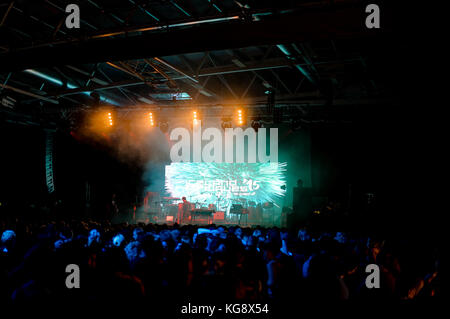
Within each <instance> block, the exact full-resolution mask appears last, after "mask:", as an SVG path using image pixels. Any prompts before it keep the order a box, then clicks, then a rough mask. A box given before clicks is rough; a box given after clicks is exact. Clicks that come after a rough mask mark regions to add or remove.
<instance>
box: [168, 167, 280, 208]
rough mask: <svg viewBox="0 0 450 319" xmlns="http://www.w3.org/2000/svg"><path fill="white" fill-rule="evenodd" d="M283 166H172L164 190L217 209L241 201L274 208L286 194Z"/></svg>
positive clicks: (169, 168) (172, 194) (175, 195)
mask: <svg viewBox="0 0 450 319" xmlns="http://www.w3.org/2000/svg"><path fill="white" fill-rule="evenodd" d="M286 167H287V163H199V162H195V163H172V164H170V165H167V166H166V183H165V187H166V190H167V192H168V193H170V195H171V196H174V197H183V196H186V197H187V198H188V200H189V201H191V202H198V203H201V204H204V205H208V204H215V205H217V206H218V208H219V209H226V208H228V207H230V206H231V204H232V203H233V202H234V201H235V200H237V199H241V198H244V199H246V200H249V201H254V202H256V203H265V202H271V203H274V204H275V205H277V201H278V200H279V199H281V198H282V197H284V196H285V193H286V190H285V189H282V186H284V185H286V179H285V172H286Z"/></svg>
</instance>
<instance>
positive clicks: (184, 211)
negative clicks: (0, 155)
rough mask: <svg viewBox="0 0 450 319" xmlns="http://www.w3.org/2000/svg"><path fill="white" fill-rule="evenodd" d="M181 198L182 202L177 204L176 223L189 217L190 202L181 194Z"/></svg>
mask: <svg viewBox="0 0 450 319" xmlns="http://www.w3.org/2000/svg"><path fill="white" fill-rule="evenodd" d="M181 199H182V200H183V202H182V203H180V204H179V205H178V217H177V222H178V224H181V223H182V222H184V221H186V220H187V219H188V218H189V214H190V211H191V207H192V204H191V203H190V202H188V201H187V200H186V197H185V196H183V197H182V198H181Z"/></svg>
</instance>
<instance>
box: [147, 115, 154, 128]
mask: <svg viewBox="0 0 450 319" xmlns="http://www.w3.org/2000/svg"><path fill="white" fill-rule="evenodd" d="M148 119H149V123H150V126H151V127H153V126H155V119H154V117H153V113H152V112H150V113H149V114H148Z"/></svg>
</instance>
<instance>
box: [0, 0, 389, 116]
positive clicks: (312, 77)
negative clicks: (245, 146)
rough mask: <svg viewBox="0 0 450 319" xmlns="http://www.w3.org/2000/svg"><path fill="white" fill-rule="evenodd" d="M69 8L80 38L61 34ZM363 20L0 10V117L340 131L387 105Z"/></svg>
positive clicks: (176, 4)
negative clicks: (121, 117) (312, 126)
mask: <svg viewBox="0 0 450 319" xmlns="http://www.w3.org/2000/svg"><path fill="white" fill-rule="evenodd" d="M69 3H76V4H78V5H79V7H80V13H81V28H80V29H68V28H67V27H66V26H65V19H66V16H67V14H66V13H65V7H66V5H67V4H69ZM364 10H365V1H354V0H353V1H352V0H341V1H294V0H290V1H289V0H277V1H270V0H239V1H235V0H84V1H62V0H30V1H27V0H16V1H12V0H11V1H4V2H2V3H1V4H0V97H1V99H2V106H1V107H0V110H1V111H2V112H1V113H2V116H3V117H6V118H8V119H12V118H21V119H22V121H24V120H23V118H24V117H25V118H28V120H26V121H28V123H33V121H34V122H36V121H37V122H43V121H44V122H45V121H47V122H49V121H53V122H55V121H58V120H59V119H66V120H67V118H70V117H71V116H72V115H73V114H75V113H77V112H80V111H83V110H89V109H92V108H94V107H95V106H97V105H113V106H115V107H116V108H117V110H121V111H130V110H134V109H143V108H144V109H146V108H150V109H163V108H170V109H172V110H173V109H177V108H182V107H191V106H193V105H195V107H198V108H203V109H205V110H206V111H208V110H213V109H214V107H221V108H226V107H232V106H235V105H236V104H240V105H244V106H246V107H252V108H257V109H259V110H260V113H259V114H261V115H263V116H265V117H266V118H267V119H271V118H272V119H273V118H275V117H277V116H278V121H283V122H286V121H287V122H289V121H292V120H293V119H294V118H296V117H299V116H302V117H303V118H304V119H309V120H310V121H312V120H318V121H327V120H329V121H333V120H334V121H345V120H348V119H349V118H348V114H353V113H354V110H355V108H361V107H371V105H379V104H380V103H391V100H390V99H391V98H392V92H391V89H390V86H389V85H388V84H389V83H390V82H389V81H391V79H389V75H387V74H385V73H384V68H383V65H384V63H385V60H384V56H383V55H380V54H379V53H380V52H379V50H377V49H376V48H377V47H379V46H378V44H379V43H382V41H385V38H386V37H387V35H386V34H389V27H390V26H389V24H388V23H386V24H385V27H384V28H383V29H382V30H381V31H380V30H374V29H370V30H369V29H366V28H365V25H364V19H365V16H366V13H365V11H364ZM387 16H388V15H387ZM384 21H387V19H386V20H384ZM386 101H387V102H386ZM277 110H278V111H277ZM279 110H284V111H283V112H282V115H280V112H279ZM276 114H278V115H276ZM280 116H281V118H280ZM16 120H17V119H16ZM17 121H19V120H17ZM26 121H25V122H26Z"/></svg>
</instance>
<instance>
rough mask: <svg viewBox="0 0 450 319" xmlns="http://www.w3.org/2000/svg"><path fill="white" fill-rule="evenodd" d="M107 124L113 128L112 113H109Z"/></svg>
mask: <svg viewBox="0 0 450 319" xmlns="http://www.w3.org/2000/svg"><path fill="white" fill-rule="evenodd" d="M107 124H108V125H109V126H113V124H114V123H113V119H112V114H111V112H108V119H107Z"/></svg>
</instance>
